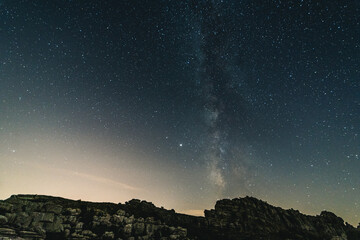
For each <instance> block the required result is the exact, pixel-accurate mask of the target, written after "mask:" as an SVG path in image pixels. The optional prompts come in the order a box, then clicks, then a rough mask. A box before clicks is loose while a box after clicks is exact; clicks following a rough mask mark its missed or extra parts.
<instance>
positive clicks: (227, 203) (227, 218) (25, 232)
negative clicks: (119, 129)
mask: <svg viewBox="0 0 360 240" xmlns="http://www.w3.org/2000/svg"><path fill="white" fill-rule="evenodd" d="M0 239H18V240H20V239H123V240H152V239H154V240H155V239H159V240H167V239H169V240H170V239H174V240H176V239H184V240H185V239H188V240H190V239H199V240H201V239H204V240H205V239H207V240H215V239H216V240H221V239H224V240H237V239H274V240H275V239H279V240H280V239H282V240H283V239H294V240H295V239H314V240H316V239H322V240H326V239H329V240H336V239H338V240H340V239H343V240H345V239H348V240H353V239H354V240H355V239H357V240H359V239H360V230H357V229H355V228H353V227H352V226H350V225H345V224H344V221H343V220H342V219H341V218H339V217H337V216H335V215H334V214H333V213H330V212H322V213H321V215H320V216H306V215H303V214H301V213H300V212H298V211H295V210H284V209H281V208H277V207H273V206H271V205H269V204H267V203H265V202H263V201H260V200H257V199H255V198H250V197H246V198H239V199H233V200H228V199H225V200H220V201H218V202H217V203H216V206H215V209H213V210H210V211H205V217H194V216H188V215H184V214H178V213H175V211H174V210H166V209H163V208H157V207H155V206H154V205H153V204H152V203H149V202H145V201H140V200H131V201H129V202H127V203H125V204H113V203H91V202H83V201H73V200H68V199H63V198H57V197H49V196H38V195H15V196H11V197H10V198H9V199H7V200H4V201H0Z"/></svg>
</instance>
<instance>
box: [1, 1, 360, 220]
mask: <svg viewBox="0 0 360 240" xmlns="http://www.w3.org/2000/svg"><path fill="white" fill-rule="evenodd" d="M0 53H1V54H0V188H1V189H2V191H1V193H0V197H1V198H7V197H9V196H10V195H11V194H16V193H36V194H48V195H58V196H63V197H69V198H75V199H77V198H81V199H84V200H92V201H112V202H124V201H127V200H129V199H131V198H141V199H146V200H148V201H152V202H154V203H155V204H156V205H161V206H165V207H167V208H174V209H175V210H176V211H180V212H186V213H192V214H201V212H202V211H203V209H205V208H210V207H212V206H213V205H214V203H215V201H216V200H217V199H220V198H233V197H239V196H245V195H252V196H254V197H258V198H261V199H263V200H265V201H268V202H269V203H271V204H274V205H278V206H281V207H284V208H294V209H299V210H300V211H302V212H305V213H308V214H319V213H320V211H322V210H323V209H326V210H329V211H333V212H335V213H336V214H337V215H339V216H341V217H343V218H344V219H345V221H348V222H349V223H351V224H354V225H356V224H357V223H358V222H359V221H360V220H359V219H360V206H359V205H360V202H359V197H360V175H359V174H358V172H359V170H360V162H359V158H360V136H359V134H360V94H359V93H360V70H359V65H360V2H358V1H356V0H346V1H323V2H321V1H311V0H308V1H305V0H296V1H275V0H273V1H267V2H264V1H258V0H255V1H250V0H249V1H248V0H245V1H231V0H228V1H225V0H224V1H222V0H221V1H220V0H219V1H218V0H214V1H211V0H203V1H191V0H189V1H165V0H161V1H160V0H159V1H92V0H90V1H71V0H67V1H66V0H55V1H30V0H13V1H8V0H2V1H0Z"/></svg>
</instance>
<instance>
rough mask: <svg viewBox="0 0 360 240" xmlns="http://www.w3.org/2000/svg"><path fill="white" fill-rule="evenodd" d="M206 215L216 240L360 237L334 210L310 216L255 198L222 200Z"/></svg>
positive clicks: (332, 239) (333, 239)
mask: <svg viewBox="0 0 360 240" xmlns="http://www.w3.org/2000/svg"><path fill="white" fill-rule="evenodd" d="M205 218H206V220H207V221H208V227H209V229H210V231H211V232H212V236H216V237H215V239H234V240H235V239H279V240H282V239H299V240H300V239H304V240H305V239H314V240H315V239H318V240H326V239H329V240H335V239H336V240H347V239H348V240H350V239H360V234H359V233H360V232H357V231H355V228H353V227H352V226H350V225H348V224H344V220H343V219H341V218H340V217H337V216H336V215H335V214H333V213H331V212H325V211H324V212H322V213H321V214H320V215H319V216H307V215H304V214H301V213H300V212H299V211H297V210H293V209H290V210H284V209H282V208H279V207H274V206H271V205H269V204H267V203H266V202H263V201H261V200H258V199H256V198H252V197H245V198H237V199H233V200H229V199H224V200H220V201H218V202H217V203H216V205H215V209H213V210H210V211H207V210H206V211H205ZM356 234H357V235H356Z"/></svg>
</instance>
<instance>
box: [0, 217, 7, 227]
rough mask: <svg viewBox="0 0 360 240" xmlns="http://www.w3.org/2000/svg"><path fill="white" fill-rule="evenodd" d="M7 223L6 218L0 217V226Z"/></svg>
mask: <svg viewBox="0 0 360 240" xmlns="http://www.w3.org/2000/svg"><path fill="white" fill-rule="evenodd" d="M7 222H8V219H7V217H5V216H3V215H0V225H4V224H6V223H7Z"/></svg>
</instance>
